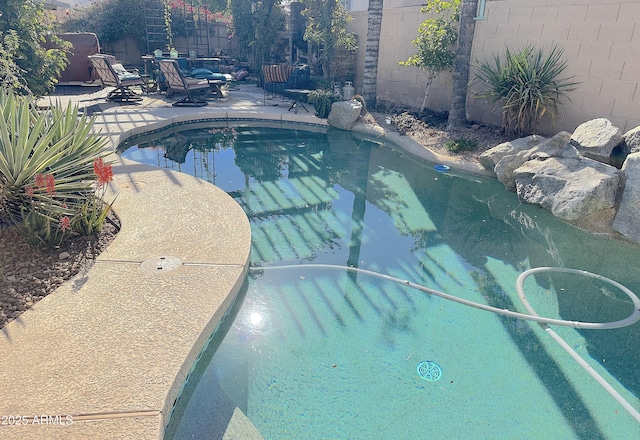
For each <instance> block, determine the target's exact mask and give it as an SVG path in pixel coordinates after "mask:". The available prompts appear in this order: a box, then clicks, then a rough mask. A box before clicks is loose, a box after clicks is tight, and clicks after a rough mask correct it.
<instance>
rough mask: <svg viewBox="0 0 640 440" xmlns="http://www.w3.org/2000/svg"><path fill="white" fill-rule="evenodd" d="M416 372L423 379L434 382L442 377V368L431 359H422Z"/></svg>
mask: <svg viewBox="0 0 640 440" xmlns="http://www.w3.org/2000/svg"><path fill="white" fill-rule="evenodd" d="M418 374H419V375H420V377H421V378H423V379H424V380H428V381H429V382H435V381H436V380H438V379H440V378H441V377H442V369H441V368H440V365H438V364H436V363H435V362H433V361H422V362H420V363H419V364H418Z"/></svg>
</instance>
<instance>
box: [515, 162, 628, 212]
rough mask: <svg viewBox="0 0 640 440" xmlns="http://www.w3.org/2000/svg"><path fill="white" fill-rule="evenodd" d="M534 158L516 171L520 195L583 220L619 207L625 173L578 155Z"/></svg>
mask: <svg viewBox="0 0 640 440" xmlns="http://www.w3.org/2000/svg"><path fill="white" fill-rule="evenodd" d="M571 155H572V154H571V153H569V152H568V154H566V155H565V156H567V157H544V156H540V157H539V158H538V160H530V161H528V162H526V163H525V164H523V165H522V166H521V167H520V168H518V169H517V170H515V171H514V173H513V176H514V179H515V181H516V191H517V193H518V198H519V199H520V200H521V201H522V202H524V203H530V204H534V205H540V206H542V207H544V208H546V209H548V210H550V211H551V212H552V213H553V215H555V216H556V217H559V218H561V219H563V220H567V221H576V220H580V219H582V218H584V217H586V216H592V215H593V214H594V213H596V212H598V211H602V210H609V209H611V208H614V207H615V206H616V202H617V200H618V194H619V191H620V189H621V188H623V186H624V181H625V179H624V173H623V172H622V171H620V170H618V169H617V168H615V167H612V166H610V165H606V164H603V163H600V162H598V161H595V160H592V159H589V158H585V157H580V156H579V155H574V156H573V157H571Z"/></svg>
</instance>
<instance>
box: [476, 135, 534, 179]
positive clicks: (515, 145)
mask: <svg viewBox="0 0 640 440" xmlns="http://www.w3.org/2000/svg"><path fill="white" fill-rule="evenodd" d="M545 139H546V138H544V137H542V136H538V135H536V134H533V135H531V136H527V137H523V138H518V139H515V140H513V141H509V142H503V143H501V144H499V145H496V146H495V147H493V148H490V149H488V150H487V151H485V152H483V153H482V154H481V155H480V157H479V158H478V160H479V161H480V165H482V166H483V167H484V169H485V170H487V171H491V172H493V171H494V168H495V166H496V164H497V163H498V162H500V159H502V158H503V157H505V156H512V155H514V154H517V153H518V152H519V151H523V150H528V149H530V148H533V147H535V146H536V145H538V144H539V143H540V142H542V141H544V140H545Z"/></svg>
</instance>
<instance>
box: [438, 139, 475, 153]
mask: <svg viewBox="0 0 640 440" xmlns="http://www.w3.org/2000/svg"><path fill="white" fill-rule="evenodd" d="M477 146H478V143H477V142H476V141H474V140H471V139H453V140H449V141H447V142H445V143H444V148H446V149H447V150H448V151H451V152H452V153H460V152H461V151H471V150H475V148H476V147H477Z"/></svg>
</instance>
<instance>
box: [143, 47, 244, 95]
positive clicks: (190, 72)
mask: <svg viewBox="0 0 640 440" xmlns="http://www.w3.org/2000/svg"><path fill="white" fill-rule="evenodd" d="M165 59H172V60H176V61H177V63H178V68H179V69H180V70H181V71H182V74H183V75H184V76H185V77H186V78H187V81H189V78H196V79H206V80H207V81H209V87H210V88H211V94H212V95H213V96H214V97H216V98H224V95H223V94H222V86H224V85H225V84H226V83H227V81H228V80H231V79H232V77H231V75H229V78H227V75H224V74H222V73H219V72H214V71H213V70H211V69H205V68H203V67H196V68H195V69H191V68H190V67H189V62H188V60H187V59H186V58H182V57H178V58H162V57H155V61H156V62H160V61H161V60H165ZM158 82H159V83H160V88H161V89H162V88H163V86H164V85H165V83H166V79H165V77H164V74H162V73H161V72H160V74H159V75H158Z"/></svg>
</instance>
